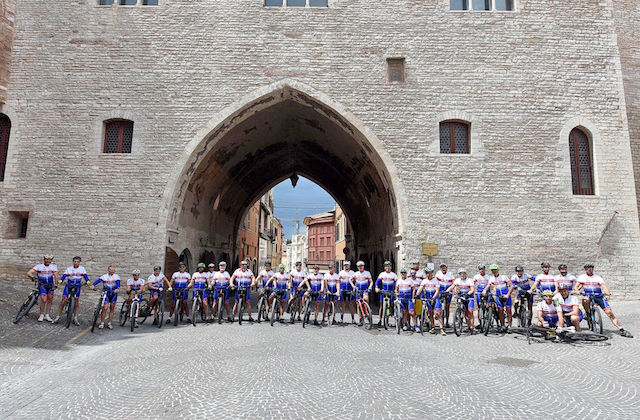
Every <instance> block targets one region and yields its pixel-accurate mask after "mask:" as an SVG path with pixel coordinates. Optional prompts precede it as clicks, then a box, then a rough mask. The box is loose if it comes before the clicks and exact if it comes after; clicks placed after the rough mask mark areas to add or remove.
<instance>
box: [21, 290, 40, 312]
mask: <svg viewBox="0 0 640 420" xmlns="http://www.w3.org/2000/svg"><path fill="white" fill-rule="evenodd" d="M39 297H40V295H39V294H38V291H36V290H34V291H33V292H31V300H30V301H29V304H28V305H27V309H26V310H25V311H24V313H23V314H22V316H27V315H29V311H30V310H31V308H33V307H34V306H35V304H36V302H38V298H39Z"/></svg>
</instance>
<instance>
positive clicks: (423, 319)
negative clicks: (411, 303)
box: [420, 295, 434, 335]
mask: <svg viewBox="0 0 640 420" xmlns="http://www.w3.org/2000/svg"><path fill="white" fill-rule="evenodd" d="M420 300H422V312H421V313H420V334H421V335H424V332H425V331H429V330H431V328H434V325H431V318H429V307H428V305H427V301H428V298H427V297H426V296H424V295H423V297H422V298H420ZM431 304H432V305H433V301H432V302H431Z"/></svg>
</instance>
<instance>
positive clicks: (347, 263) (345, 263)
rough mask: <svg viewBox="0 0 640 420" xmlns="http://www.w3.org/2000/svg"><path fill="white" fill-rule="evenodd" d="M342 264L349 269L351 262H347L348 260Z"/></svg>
mask: <svg viewBox="0 0 640 420" xmlns="http://www.w3.org/2000/svg"><path fill="white" fill-rule="evenodd" d="M342 264H343V265H348V266H349V267H351V261H349V260H347V261H345V262H343V263H342Z"/></svg>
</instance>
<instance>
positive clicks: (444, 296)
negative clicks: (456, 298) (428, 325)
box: [438, 291, 451, 328]
mask: <svg viewBox="0 0 640 420" xmlns="http://www.w3.org/2000/svg"><path fill="white" fill-rule="evenodd" d="M449 297H451V292H446V291H445V292H440V295H439V297H438V299H440V310H441V316H442V325H444V326H445V328H448V325H445V323H447V322H448V321H447V320H448V319H449V310H448V309H447V301H448V300H449Z"/></svg>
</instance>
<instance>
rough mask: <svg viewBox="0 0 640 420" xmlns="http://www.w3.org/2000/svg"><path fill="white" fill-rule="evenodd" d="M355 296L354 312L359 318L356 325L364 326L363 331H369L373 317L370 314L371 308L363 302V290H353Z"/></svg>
mask: <svg viewBox="0 0 640 420" xmlns="http://www.w3.org/2000/svg"><path fill="white" fill-rule="evenodd" d="M355 296H356V310H357V312H358V316H359V317H360V321H359V322H358V325H359V326H363V325H364V327H365V329H367V330H370V329H371V328H372V327H373V315H372V314H371V306H369V304H368V303H367V302H366V301H365V300H364V290H355Z"/></svg>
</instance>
